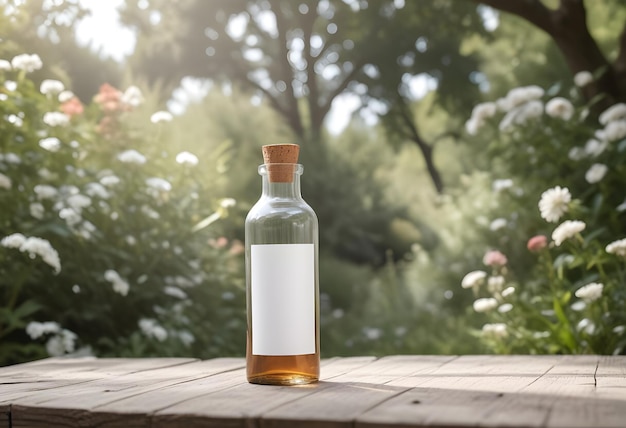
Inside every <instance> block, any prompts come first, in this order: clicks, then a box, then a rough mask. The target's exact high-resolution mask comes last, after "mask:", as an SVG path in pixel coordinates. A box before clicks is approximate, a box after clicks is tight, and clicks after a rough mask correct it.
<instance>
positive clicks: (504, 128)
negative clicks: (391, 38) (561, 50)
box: [463, 76, 626, 354]
mask: <svg viewBox="0 0 626 428" xmlns="http://www.w3.org/2000/svg"><path fill="white" fill-rule="evenodd" d="M590 78H591V76H590ZM559 92H562V93H563V94H564V95H565V96H568V95H570V96H569V97H568V98H571V99H573V102H572V101H570V100H569V99H568V98H564V97H558V96H557V95H558V94H559ZM544 103H545V105H544ZM496 104H497V106H498V108H496ZM496 104H493V105H491V104H490V103H485V104H483V105H481V106H480V107H477V108H476V109H475V110H474V113H473V115H472V118H471V119H470V120H469V122H468V130H470V132H471V133H474V132H478V136H479V138H480V141H485V139H484V138H483V137H482V135H483V131H485V133H489V135H491V136H492V137H493V138H488V139H487V141H489V144H487V145H486V147H483V149H482V150H483V151H484V152H486V153H488V154H489V155H490V157H492V158H495V159H497V160H498V162H496V163H493V164H492V167H493V170H494V173H495V175H496V176H498V175H500V176H501V177H506V178H507V179H508V180H509V181H507V182H506V183H507V184H506V186H502V185H500V186H496V187H499V189H500V191H498V192H494V195H493V198H494V201H493V202H494V203H493V204H492V206H491V207H486V209H485V210H484V215H485V216H486V220H487V221H486V225H489V226H488V228H489V229H490V231H491V232H492V236H491V238H488V239H487V241H486V243H487V244H490V247H491V248H492V249H493V248H495V249H498V250H499V251H502V253H503V254H506V258H504V259H502V258H501V257H500V256H502V253H499V252H498V253H494V252H488V253H487V254H486V255H485V258H484V259H483V263H484V264H485V265H486V266H487V271H486V272H485V271H482V272H483V273H482V274H480V273H479V274H478V276H477V274H476V273H475V272H474V273H472V274H468V275H467V276H466V277H465V278H464V280H463V283H464V284H463V286H464V287H466V288H472V289H473V295H474V297H481V299H483V300H477V301H476V302H475V303H474V310H476V311H478V312H481V313H482V312H485V313H486V316H485V317H484V318H482V319H483V320H486V321H490V323H489V324H486V325H485V326H484V327H483V329H482V337H483V338H484V339H485V341H486V343H487V344H488V345H489V346H491V347H492V349H494V350H496V351H498V352H512V353H516V352H531V353H599V354H613V353H623V352H624V350H625V346H626V335H625V333H624V330H625V327H624V326H625V325H626V318H625V317H624V314H625V313H626V312H625V310H626V307H625V305H624V294H625V293H626V281H625V276H624V268H625V262H626V259H625V258H624V256H625V255H626V252H625V250H624V247H625V246H626V241H624V239H623V238H624V237H625V236H626V227H625V223H624V212H625V210H626V207H625V206H624V195H623V194H621V193H620V192H618V191H616V190H617V189H621V188H622V183H624V180H625V179H626V169H625V168H624V152H625V150H624V146H626V143H624V138H625V137H626V105H624V104H618V105H615V106H613V107H611V109H609V110H607V111H606V112H604V113H603V114H601V115H600V117H599V122H600V123H598V121H597V120H596V118H593V117H590V116H589V106H587V105H581V103H580V100H579V98H578V95H577V91H576V89H575V88H572V89H571V90H570V89H569V88H568V89H562V88H561V85H558V86H554V87H551V88H549V89H548V90H547V91H544V90H543V89H541V88H539V87H521V88H516V89H514V90H512V91H510V92H509V94H508V95H507V97H505V98H502V99H500V100H498V101H497V103H496ZM577 104H578V106H577V107H576V105H577ZM494 128H495V129H496V130H495V131H494V130H493V129H494ZM480 141H476V142H475V143H474V144H476V145H477V146H480V145H481V142H480ZM483 146H485V144H484V143H483ZM529 171H530V173H529ZM504 174H506V175H504ZM501 183H502V182H501ZM550 188H551V189H550ZM546 189H547V190H546ZM542 192H543V193H542ZM538 202H539V204H538ZM537 204H538V205H539V210H538V209H537ZM538 211H540V212H538ZM559 222H560V224H558V225H556V227H555V225H551V224H550V223H559ZM486 229H487V228H485V231H486ZM533 236H534V237H533ZM531 238H532V239H531ZM486 249H489V247H487V248H486ZM494 254H499V256H498V257H500V260H496V259H497V258H498V257H495V256H494ZM494 257H495V258H494ZM507 259H508V260H507ZM477 265H479V263H476V264H475V265H474V266H477ZM504 290H508V291H504ZM481 316H482V314H481Z"/></svg>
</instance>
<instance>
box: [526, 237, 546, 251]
mask: <svg viewBox="0 0 626 428" xmlns="http://www.w3.org/2000/svg"><path fill="white" fill-rule="evenodd" d="M547 246H548V237H547V236H545V235H537V236H533V237H532V238H530V239H529V240H528V243H527V244H526V247H527V248H528V251H531V252H533V253H536V252H538V251H541V250H543V249H544V248H546V247H547Z"/></svg>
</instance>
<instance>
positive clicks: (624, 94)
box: [471, 0, 626, 108]
mask: <svg viewBox="0 0 626 428" xmlns="http://www.w3.org/2000/svg"><path fill="white" fill-rule="evenodd" d="M471 1H473V2H475V3H483V4H485V5H487V6H490V7H493V8H494V9H498V10H501V11H503V12H508V13H511V14H513V15H516V16H519V17H521V18H523V19H525V20H526V21H528V22H530V23H531V24H533V25H534V26H536V27H537V28H539V29H541V30H543V31H545V32H546V33H547V34H548V35H549V36H550V37H551V38H552V40H554V42H555V43H556V45H557V47H558V48H559V50H560V51H561V53H562V54H563V56H564V57H565V61H566V62H567V65H568V67H569V69H570V70H571V72H572V74H575V73H578V72H579V71H590V72H592V73H594V72H597V71H601V72H602V73H601V75H600V76H599V77H598V79H597V80H596V81H595V82H594V83H593V84H590V85H588V86H586V87H585V88H583V94H584V95H585V97H586V98H587V100H591V99H592V98H594V97H596V96H598V95H600V94H602V95H604V98H603V99H602V100H600V102H599V103H600V105H599V106H600V107H601V108H602V107H608V106H609V105H611V104H614V103H615V102H617V101H626V26H625V28H624V31H623V32H622V34H621V36H620V38H619V40H618V43H619V46H620V54H619V55H618V57H617V59H616V60H615V62H614V63H613V64H611V63H609V61H608V60H607V59H606V57H605V56H604V54H603V53H602V51H601V50H600V47H599V46H598V43H597V42H596V40H595V39H594V38H593V37H592V36H591V33H590V32H589V28H588V26H587V12H586V9H585V5H584V2H583V0H561V2H560V4H559V7H558V8H557V9H554V10H552V9H548V8H547V7H546V6H545V5H544V4H543V3H542V2H541V1H540V0H471Z"/></svg>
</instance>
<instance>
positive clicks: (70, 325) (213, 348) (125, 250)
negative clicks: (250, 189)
mask: <svg viewBox="0 0 626 428" xmlns="http://www.w3.org/2000/svg"><path fill="white" fill-rule="evenodd" d="M41 66H42V64H41V60H40V59H39V57H38V56H37V55H26V54H25V55H19V56H17V57H15V58H13V59H12V60H11V61H8V60H0V117H2V118H3V120H2V121H0V136H1V138H0V203H1V204H2V207H3V209H2V210H0V340H1V341H2V347H0V364H2V363H8V362H16V361H20V360H24V359H29V358H35V357H41V356H45V355H46V354H47V355H62V354H65V353H72V352H79V351H80V352H81V353H93V354H96V355H117V356H119V355H127V356H143V355H196V356H204V357H206V356H214V355H218V354H219V355H229V354H231V355H232V354H238V353H240V352H241V346H242V343H240V342H242V340H240V341H237V342H236V343H233V341H232V338H237V337H240V338H241V337H245V324H244V317H243V313H242V312H243V311H242V308H243V307H244V305H243V298H244V297H243V296H244V293H243V286H242V278H241V277H240V271H241V269H240V264H241V260H240V258H241V245H240V243H238V242H237V241H234V240H228V239H226V238H224V237H220V235H221V234H220V233H219V231H218V228H217V223H215V221H216V220H218V219H219V218H221V217H224V216H226V214H227V213H228V209H229V207H232V206H233V205H234V203H235V201H234V200H232V199H230V198H222V199H218V198H216V197H215V195H216V192H217V190H216V189H214V188H212V187H209V186H210V183H206V182H204V181H203V180H201V179H200V176H199V171H198V170H199V169H200V167H202V168H205V169H206V168H211V167H212V165H200V163H201V161H200V160H199V159H198V158H197V157H196V156H195V155H194V154H193V153H191V152H189V151H181V152H180V153H178V154H176V153H169V152H168V149H167V145H168V141H163V140H161V139H160V138H159V135H161V132H160V130H161V128H162V127H165V126H168V122H169V121H172V120H175V119H174V118H173V117H172V115H171V114H170V113H169V112H165V111H162V112H157V113H154V114H152V124H148V125H150V127H151V128H145V129H148V131H143V130H142V131H139V128H140V127H138V126H136V124H135V123H134V122H133V121H134V120H135V121H136V117H134V116H133V114H134V113H135V112H138V113H140V112H141V109H142V108H143V109H145V108H146V107H147V106H146V105H145V104H143V103H144V99H143V95H142V93H141V91H140V90H139V89H138V88H137V87H134V86H131V87H130V88H128V89H127V90H126V91H124V92H122V91H119V90H117V89H116V88H113V87H112V86H110V85H106V84H105V85H103V86H102V88H101V91H100V93H99V94H98V95H97V96H96V97H95V98H94V100H93V102H91V103H89V105H83V103H82V102H81V101H80V100H79V99H78V98H76V97H75V96H74V95H73V94H72V93H71V92H70V91H68V90H67V89H66V88H65V85H64V84H63V83H62V82H59V81H56V80H44V81H43V82H41V84H40V85H39V87H37V86H36V85H35V84H34V83H33V81H31V80H30V79H29V78H28V73H30V72H32V71H34V70H37V69H39V68H41ZM137 117H141V115H139V116H137ZM196 165H198V168H196ZM213 167H214V166H213ZM210 195H213V196H212V197H211V196H210ZM194 226H195V227H194ZM208 226H210V227H208Z"/></svg>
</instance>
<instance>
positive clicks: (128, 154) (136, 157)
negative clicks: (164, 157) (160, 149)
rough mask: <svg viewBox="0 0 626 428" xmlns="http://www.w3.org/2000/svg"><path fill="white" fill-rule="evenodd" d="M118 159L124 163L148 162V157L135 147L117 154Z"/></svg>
mask: <svg viewBox="0 0 626 428" xmlns="http://www.w3.org/2000/svg"><path fill="white" fill-rule="evenodd" d="M117 159H118V160H119V161H121V162H124V163H134V164H137V165H143V164H144V163H146V157H145V156H144V155H142V154H141V153H139V152H138V151H137V150H134V149H131V150H126V151H125V152H122V153H120V154H119V155H117Z"/></svg>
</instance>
